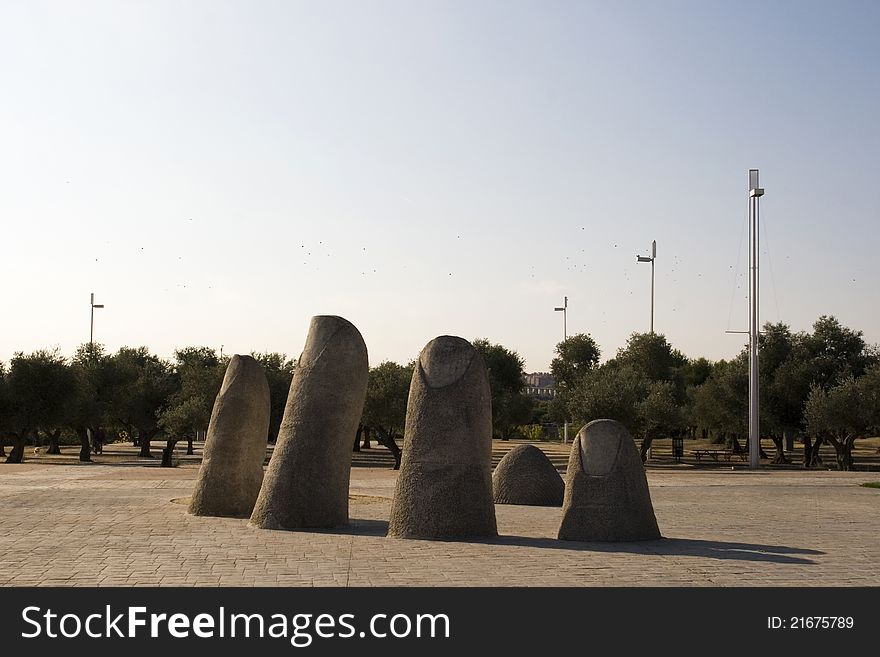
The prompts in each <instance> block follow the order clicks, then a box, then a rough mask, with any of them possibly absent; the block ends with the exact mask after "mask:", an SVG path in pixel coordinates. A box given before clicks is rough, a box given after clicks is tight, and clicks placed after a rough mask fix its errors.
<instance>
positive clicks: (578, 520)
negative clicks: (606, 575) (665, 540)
mask: <svg viewBox="0 0 880 657" xmlns="http://www.w3.org/2000/svg"><path fill="white" fill-rule="evenodd" d="M559 538H560V539H561V540H564V541H646V540H651V539H656V538H660V529H659V528H658V527H657V519H656V517H655V516H654V507H653V505H652V504H651V493H650V491H649V490H648V479H647V477H646V476H645V468H644V466H643V465H642V460H641V458H640V457H639V452H638V450H637V449H636V445H635V442H634V441H633V439H632V436H630V434H629V432H628V431H627V430H626V428H624V426H623V425H622V424H620V423H619V422H615V421H614V420H594V421H593V422H590V423H589V424H587V425H585V426H584V427H583V428H582V429H581V430H580V431H579V432H578V435H577V437H576V438H575V439H574V442H573V443H572V446H571V454H570V455H569V458H568V472H567V473H566V478H565V500H564V502H563V506H562V524H561V526H560V527H559Z"/></svg>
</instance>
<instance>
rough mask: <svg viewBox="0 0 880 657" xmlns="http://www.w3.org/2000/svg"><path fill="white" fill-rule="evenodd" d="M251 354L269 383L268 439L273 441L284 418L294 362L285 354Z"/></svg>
mask: <svg viewBox="0 0 880 657" xmlns="http://www.w3.org/2000/svg"><path fill="white" fill-rule="evenodd" d="M251 356H253V357H254V359H255V360H256V361H257V362H258V363H259V364H260V365H262V366H263V370H264V371H265V372H266V380H267V381H268V383H269V441H270V442H275V440H276V439H277V438H278V430H279V429H280V428H281V420H282V419H283V418H284V408H285V406H287V395H288V393H289V392H290V382H291V380H292V379H293V370H294V368H295V367H296V363H295V362H294V361H293V360H290V359H288V358H287V355H286V354H279V353H251Z"/></svg>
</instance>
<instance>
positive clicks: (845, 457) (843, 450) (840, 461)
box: [827, 435, 855, 471]
mask: <svg viewBox="0 0 880 657" xmlns="http://www.w3.org/2000/svg"><path fill="white" fill-rule="evenodd" d="M827 439H828V442H829V443H831V446H832V447H834V452H835V453H836V455H837V469H838V470H843V471H847V470H852V466H853V457H852V448H853V445H854V444H855V436H845V437H844V438H843V440H838V439H837V438H836V437H834V436H831V435H829V436H828V437H827Z"/></svg>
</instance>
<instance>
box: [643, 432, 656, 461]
mask: <svg viewBox="0 0 880 657" xmlns="http://www.w3.org/2000/svg"><path fill="white" fill-rule="evenodd" d="M653 442H654V438H653V437H651V436H649V435H648V434H645V437H644V438H642V447H641V450H640V452H641V454H642V463H646V462H647V461H648V450H649V449H651V443H653Z"/></svg>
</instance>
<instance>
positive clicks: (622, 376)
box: [568, 364, 649, 435]
mask: <svg viewBox="0 0 880 657" xmlns="http://www.w3.org/2000/svg"><path fill="white" fill-rule="evenodd" d="M648 391H649V382H648V381H647V380H646V379H645V377H644V376H642V375H641V374H640V373H639V372H637V371H636V370H635V369H633V367H631V366H629V365H624V366H609V365H608V364H606V365H603V366H602V367H600V368H599V369H598V370H596V371H595V372H594V373H592V374H591V375H590V376H586V377H583V378H582V379H581V380H580V382H579V383H578V385H577V386H576V387H575V388H574V389H573V390H572V391H571V394H570V401H569V407H568V409H569V412H570V413H571V417H573V418H574V419H575V420H576V426H579V425H581V424H585V423H587V422H590V421H592V420H599V419H610V420H617V421H618V422H620V423H621V424H623V425H624V426H625V427H626V428H627V429H628V430H629V431H630V433H632V434H634V435H636V434H639V433H641V417H640V415H639V405H640V402H641V401H642V400H643V399H645V397H647V394H648Z"/></svg>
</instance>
